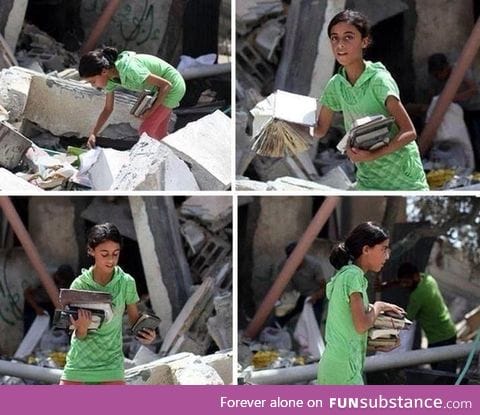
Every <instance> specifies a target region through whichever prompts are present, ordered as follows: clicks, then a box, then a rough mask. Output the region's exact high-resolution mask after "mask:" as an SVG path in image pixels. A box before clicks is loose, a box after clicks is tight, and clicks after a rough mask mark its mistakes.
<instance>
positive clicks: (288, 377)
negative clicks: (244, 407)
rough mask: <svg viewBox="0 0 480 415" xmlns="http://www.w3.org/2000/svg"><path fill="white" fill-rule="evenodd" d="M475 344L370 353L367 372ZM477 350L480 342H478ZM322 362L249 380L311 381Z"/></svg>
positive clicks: (462, 353) (455, 353)
mask: <svg viewBox="0 0 480 415" xmlns="http://www.w3.org/2000/svg"><path fill="white" fill-rule="evenodd" d="M473 346H474V344H473V342H470V343H463V344H455V345H452V346H442V347H434V348H431V349H419V350H411V351H408V352H402V353H383V354H379V355H375V356H369V357H367V358H366V360H365V368H364V371H365V372H375V371H379V370H387V369H398V368H404V367H409V366H417V365H421V364H425V363H434V362H441V361H443V360H451V359H460V358H463V357H466V356H468V354H469V353H470V351H471V350H472V348H473ZM476 350H477V351H480V345H478V344H477V347H476ZM317 368H318V364H316V363H314V364H310V365H305V366H294V367H289V368H285V369H267V370H259V371H256V372H251V373H249V374H247V376H246V379H245V380H246V381H247V382H251V383H253V384H265V385H282V384H294V383H305V382H309V381H311V380H313V379H315V378H316V377H317Z"/></svg>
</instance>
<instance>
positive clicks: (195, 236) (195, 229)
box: [180, 220, 206, 256]
mask: <svg viewBox="0 0 480 415" xmlns="http://www.w3.org/2000/svg"><path fill="white" fill-rule="evenodd" d="M180 233H181V234H182V236H183V239H184V240H185V242H186V243H187V245H188V253H189V256H193V255H196V254H197V253H198V252H199V251H200V250H201V249H202V246H203V245H204V244H205V242H206V235H205V230H204V228H203V227H201V226H200V225H199V224H198V223H197V222H194V221H193V220H187V221H186V222H185V223H184V224H182V225H181V227H180Z"/></svg>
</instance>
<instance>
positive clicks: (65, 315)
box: [52, 306, 105, 331]
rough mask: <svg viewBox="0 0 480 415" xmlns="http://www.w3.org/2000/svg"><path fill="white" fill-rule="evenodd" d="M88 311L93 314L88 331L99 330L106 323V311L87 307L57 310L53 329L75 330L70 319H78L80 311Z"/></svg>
mask: <svg viewBox="0 0 480 415" xmlns="http://www.w3.org/2000/svg"><path fill="white" fill-rule="evenodd" d="M80 308H81V309H83V310H88V311H90V312H91V313H92V321H91V322H90V325H89V326H88V331H95V330H97V329H98V328H99V327H100V326H101V325H102V323H103V322H104V321H105V311H103V310H95V309H90V308H86V307H75V306H66V307H65V308H64V309H63V310H55V313H54V315H53V322H52V324H53V327H54V328H56V329H63V330H66V329H69V330H74V328H75V327H74V326H73V324H71V322H70V317H73V318H74V319H75V320H76V319H77V318H78V310H79V309H80Z"/></svg>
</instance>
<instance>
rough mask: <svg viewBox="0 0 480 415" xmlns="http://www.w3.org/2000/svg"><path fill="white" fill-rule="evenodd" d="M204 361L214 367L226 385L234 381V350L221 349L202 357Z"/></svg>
mask: <svg viewBox="0 0 480 415" xmlns="http://www.w3.org/2000/svg"><path fill="white" fill-rule="evenodd" d="M202 362H203V363H205V364H207V365H208V366H210V367H213V368H214V369H215V371H216V372H217V373H218V374H219V376H220V377H221V378H222V380H223V383H224V384H225V385H230V384H232V383H233V373H232V368H233V352H232V351H231V350H230V351H220V352H217V353H215V354H210V355H208V356H204V357H202Z"/></svg>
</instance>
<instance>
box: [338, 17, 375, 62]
mask: <svg viewBox="0 0 480 415" xmlns="http://www.w3.org/2000/svg"><path fill="white" fill-rule="evenodd" d="M330 44H331V46H332V51H333V54H334V55H335V59H336V60H337V62H338V63H339V64H340V65H342V66H348V65H349V64H351V63H353V62H357V61H359V60H362V59H363V49H365V48H366V47H367V46H368V37H365V38H362V34H361V33H360V31H359V30H358V29H357V28H356V27H355V26H354V25H352V24H350V23H345V22H340V23H337V24H336V25H335V26H333V27H332V29H331V30H330Z"/></svg>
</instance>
